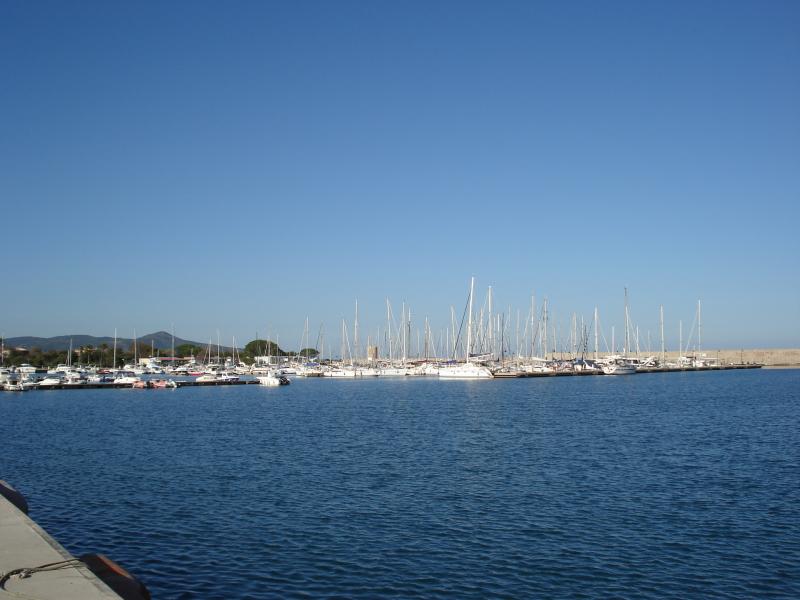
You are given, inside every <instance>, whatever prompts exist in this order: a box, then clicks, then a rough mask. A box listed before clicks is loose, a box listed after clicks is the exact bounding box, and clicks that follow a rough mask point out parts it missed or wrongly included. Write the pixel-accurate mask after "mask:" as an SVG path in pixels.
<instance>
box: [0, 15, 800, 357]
mask: <svg viewBox="0 0 800 600" xmlns="http://www.w3.org/2000/svg"><path fill="white" fill-rule="evenodd" d="M0 69H1V73H0V76H1V79H0V81H1V82H2V90H1V91H0V203H1V205H2V223H3V228H2V247H3V256H2V261H1V262H0V280H2V282H3V283H2V294H1V295H0V330H2V332H3V333H5V335H6V336H14V335H42V336H50V335H59V334H69V333H90V334H96V335H109V334H111V333H112V332H113V329H114V328H115V327H116V328H117V329H118V330H119V332H120V334H121V335H127V336H130V335H132V333H133V329H134V328H136V330H137V331H138V332H139V333H144V332H150V331H155V330H158V329H165V330H169V328H170V325H171V324H172V323H174V324H175V330H176V333H177V334H178V335H180V336H181V337H184V338H189V339H197V340H200V341H203V340H208V338H209V337H212V336H213V337H216V331H217V330H220V332H221V335H222V337H223V340H230V338H231V336H233V335H235V336H236V337H237V339H239V340H248V339H251V338H252V337H253V336H254V335H255V332H256V331H258V332H259V333H260V334H261V335H262V337H263V336H264V335H265V334H266V332H267V331H269V332H270V333H271V334H272V337H274V336H275V334H276V333H279V334H280V340H281V345H284V346H287V347H289V348H293V347H296V346H297V343H298V341H299V337H300V334H301V332H302V328H303V321H304V319H305V317H306V316H309V317H310V321H311V328H312V331H314V332H316V331H317V329H318V327H319V324H320V322H324V323H325V328H326V330H327V331H328V332H329V336H330V338H331V340H330V342H331V343H336V344H338V334H337V333H336V332H338V330H339V327H340V320H341V318H342V317H343V316H345V317H347V319H348V322H349V323H351V322H352V319H353V316H352V315H353V305H354V301H355V298H358V299H359V304H360V308H361V317H362V323H361V325H362V331H373V332H374V331H375V330H377V328H378V327H380V326H381V324H382V323H383V318H384V311H385V298H386V297H389V298H390V299H391V301H392V304H393V307H394V308H395V310H396V312H397V313H398V314H399V312H400V305H401V302H403V301H404V300H405V301H406V302H408V303H409V304H410V306H411V309H412V316H413V318H414V321H415V327H416V326H417V325H419V324H421V319H422V318H424V316H425V315H428V316H429V317H430V318H431V320H432V322H433V324H434V325H433V326H434V329H435V330H438V329H441V328H444V327H445V326H446V325H447V324H448V321H449V310H450V308H449V307H450V305H455V307H456V310H457V311H461V310H463V303H464V300H465V298H466V291H467V286H468V281H469V277H470V275H475V276H476V278H477V285H478V287H479V289H480V296H479V298H480V300H481V301H482V298H483V295H484V294H485V289H486V286H488V285H492V286H494V290H495V299H496V304H497V305H499V306H503V307H507V306H508V305H512V306H513V307H514V309H513V310H514V312H516V309H517V308H520V309H521V310H522V311H523V313H524V312H525V311H526V310H527V306H528V304H529V302H530V300H529V295H530V293H531V292H532V291H535V292H536V296H537V301H541V299H542V298H543V297H545V296H547V297H548V299H549V301H550V306H551V309H552V310H553V311H554V312H555V315H556V318H557V319H559V320H562V322H563V326H564V327H566V323H567V321H568V319H569V316H570V315H571V313H572V312H573V311H576V312H578V314H582V315H585V317H586V318H591V312H592V310H593V309H594V306H598V307H599V310H600V314H601V322H602V323H603V324H604V325H605V326H606V327H608V328H610V326H611V325H612V324H616V326H617V331H619V330H620V328H621V326H622V315H623V309H622V306H623V287H624V286H628V288H629V291H630V299H631V306H632V315H633V318H634V320H635V322H636V323H638V324H639V325H640V328H641V332H642V335H644V332H645V331H647V330H650V331H651V332H652V335H653V336H655V335H656V332H657V327H658V307H659V305H660V304H663V305H664V309H665V317H666V328H667V334H668V338H669V339H668V343H671V345H672V346H674V345H675V343H676V341H677V332H678V320H679V319H682V320H683V321H684V327H687V328H688V326H689V324H690V323H691V321H692V319H693V315H694V310H695V304H696V301H697V299H698V298H700V299H702V302H703V321H704V345H705V346H707V347H709V348H711V347H721V348H726V347H730V348H738V347H740V346H745V347H748V346H750V347H757V346H762V347H763V346H772V347H778V346H781V347H784V346H794V347H796V346H800V273H799V272H798V271H800V269H798V257H800V242H798V238H799V237H800V236H799V235H798V229H800V208H798V203H800V3H798V2H794V1H789V2H779V1H770V2H719V1H714V2H633V1H631V2H565V3H561V2H552V3H536V2H528V1H523V2H482V3H474V2H418V3H417V2H391V3H390V2H379V1H377V2H367V1H362V2H344V1H336V2H322V1H320V2H283V3H270V2H232V3H224V2H195V1H192V2H189V1H185V2H153V3H130V2H107V1H103V2H88V1H85V2H38V1H37V2H29V1H25V0H22V1H6V2H3V3H2V4H0ZM606 334H607V335H608V334H609V330H608V329H607V331H606ZM312 337H314V334H313V333H312ZM334 337H335V341H334V339H333V338H334ZM312 341H313V340H312Z"/></svg>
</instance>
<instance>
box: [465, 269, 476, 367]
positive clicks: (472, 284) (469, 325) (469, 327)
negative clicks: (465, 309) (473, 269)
mask: <svg viewBox="0 0 800 600" xmlns="http://www.w3.org/2000/svg"><path fill="white" fill-rule="evenodd" d="M474 290H475V277H472V278H471V279H470V284H469V317H468V318H467V351H466V357H467V362H469V352H470V348H472V292H473V291H474Z"/></svg>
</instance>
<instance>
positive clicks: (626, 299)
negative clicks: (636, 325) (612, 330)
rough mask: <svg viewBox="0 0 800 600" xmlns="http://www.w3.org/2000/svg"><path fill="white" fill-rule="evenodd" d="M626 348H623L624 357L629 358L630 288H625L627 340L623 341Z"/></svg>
mask: <svg viewBox="0 0 800 600" xmlns="http://www.w3.org/2000/svg"><path fill="white" fill-rule="evenodd" d="M623 343H624V347H623V348H622V355H623V356H628V350H629V349H630V338H629V333H628V288H627V287H626V288H625V338H624V340H623Z"/></svg>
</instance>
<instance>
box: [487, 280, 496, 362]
mask: <svg viewBox="0 0 800 600" xmlns="http://www.w3.org/2000/svg"><path fill="white" fill-rule="evenodd" d="M487 337H488V338H489V339H488V340H487V343H488V345H489V353H490V354H491V356H492V358H494V321H493V320H492V286H489V331H488V335H487Z"/></svg>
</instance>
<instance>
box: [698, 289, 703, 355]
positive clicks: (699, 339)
mask: <svg viewBox="0 0 800 600" xmlns="http://www.w3.org/2000/svg"><path fill="white" fill-rule="evenodd" d="M701 331H702V327H701V325H700V299H699V298H698V299H697V354H698V355H699V354H700V342H701V335H700V334H701Z"/></svg>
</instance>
